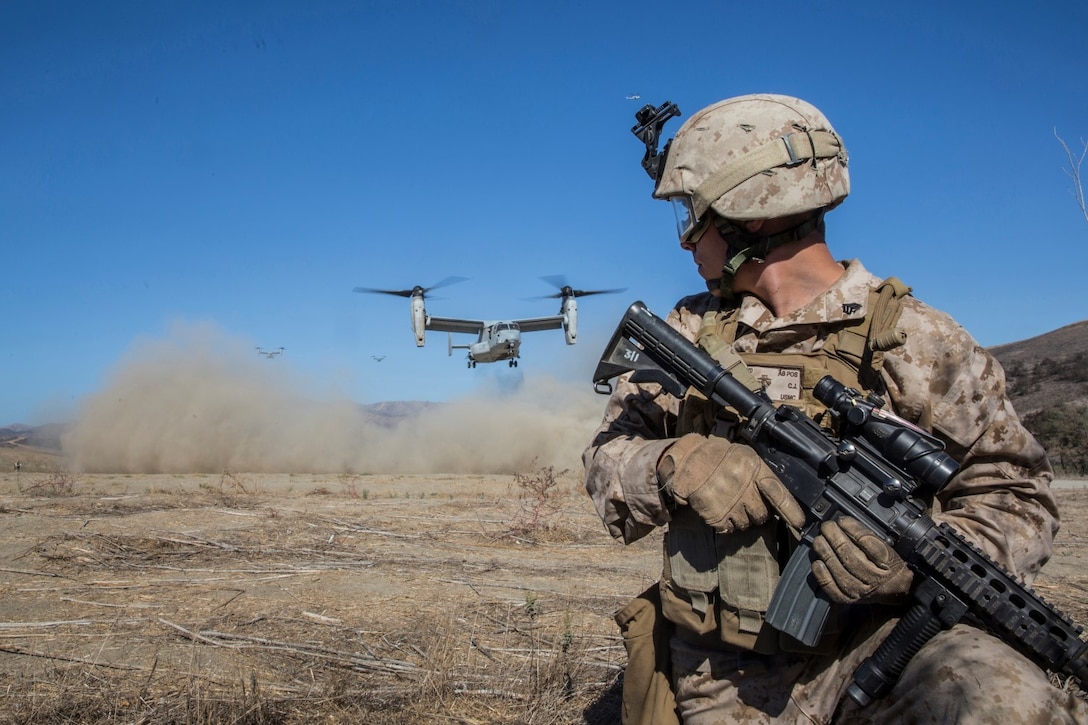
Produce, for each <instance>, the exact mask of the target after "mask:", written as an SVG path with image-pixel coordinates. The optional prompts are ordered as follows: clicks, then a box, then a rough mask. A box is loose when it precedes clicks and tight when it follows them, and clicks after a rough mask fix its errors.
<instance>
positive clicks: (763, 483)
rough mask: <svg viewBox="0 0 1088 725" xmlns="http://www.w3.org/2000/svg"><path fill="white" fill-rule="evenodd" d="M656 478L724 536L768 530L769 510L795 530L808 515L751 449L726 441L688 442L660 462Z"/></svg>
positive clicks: (692, 438) (692, 436) (696, 438)
mask: <svg viewBox="0 0 1088 725" xmlns="http://www.w3.org/2000/svg"><path fill="white" fill-rule="evenodd" d="M657 475H658V479H659V480H660V481H661V483H662V484H663V486H664V488H665V490H666V491H667V492H668V493H669V494H670V495H671V496H672V497H673V498H674V499H675V500H676V502H677V503H680V504H686V505H688V506H690V507H691V508H692V509H694V510H695V512H696V513H697V514H699V516H701V517H702V519H703V520H704V521H706V522H707V523H708V524H709V525H710V526H711V527H712V528H713V529H714V530H715V531H718V532H720V533H723V534H729V533H733V532H734V531H744V530H745V529H748V528H751V527H752V526H758V525H760V524H764V523H766V522H767V520H768V519H769V518H770V515H771V511H770V509H774V510H775V511H776V512H778V514H779V515H780V516H781V517H782V518H783V519H785V520H786V522H787V523H788V524H790V525H791V526H793V527H794V528H801V527H802V526H804V523H805V513H804V511H802V510H801V507H800V505H799V504H798V503H797V501H795V500H794V498H793V496H791V495H790V492H789V491H788V490H786V487H785V486H783V485H782V482H781V481H779V480H778V477H777V476H775V475H774V473H772V472H771V469H770V468H768V467H767V464H765V463H764V462H763V461H762V460H761V459H760V457H759V456H758V455H757V454H756V452H755V451H754V450H752V449H751V448H749V447H748V446H745V445H740V444H735V443H730V442H729V441H728V440H726V439H725V438H717V437H713V436H712V437H710V438H706V437H704V436H701V435H699V434H697V433H689V434H688V435H686V436H683V437H682V438H680V439H679V440H677V441H676V443H674V444H673V445H672V446H671V447H669V449H668V450H667V451H666V453H665V455H664V456H662V457H661V461H660V462H659V463H658V466H657ZM768 505H769V506H770V509H769V508H768Z"/></svg>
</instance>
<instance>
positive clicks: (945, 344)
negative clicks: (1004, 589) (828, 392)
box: [884, 298, 1058, 583]
mask: <svg viewBox="0 0 1088 725" xmlns="http://www.w3.org/2000/svg"><path fill="white" fill-rule="evenodd" d="M899 327H900V328H901V329H903V330H905V331H906V332H907V343H906V344H905V345H904V346H903V347H901V348H898V349H896V350H893V351H891V352H889V353H887V354H886V358H885V364H884V378H885V382H886V383H887V384H888V386H889V397H890V399H891V400H892V401H893V406H894V407H895V409H896V412H897V413H898V414H899V415H901V416H902V417H904V418H907V419H908V420H912V421H915V422H917V423H918V425H920V426H921V427H923V428H925V429H927V430H931V431H933V433H934V434H935V435H937V436H938V437H940V438H941V439H942V440H943V441H944V442H945V444H946V446H947V448H948V451H949V453H950V454H952V456H953V457H954V458H955V459H956V460H957V461H958V462H959V463H960V470H959V472H958V473H957V474H956V476H955V477H954V478H953V479H952V481H951V482H950V483H949V484H948V485H947V486H946V487H945V488H944V490H943V491H942V492H941V493H940V494H939V495H938V501H937V502H936V505H935V511H936V513H935V514H934V519H935V520H937V521H946V522H948V523H949V524H950V525H952V526H953V527H955V528H956V529H957V530H958V531H960V532H961V533H962V534H963V535H964V536H966V537H967V538H968V539H969V540H970V541H971V542H972V543H974V544H976V545H977V546H979V547H980V548H981V549H982V550H983V551H985V552H986V553H987V554H989V555H990V557H991V558H993V559H994V560H995V561H997V562H999V563H1001V564H1002V565H1004V566H1005V567H1006V568H1007V569H1008V570H1009V571H1010V572H1011V573H1013V574H1014V575H1017V576H1020V577H1023V578H1024V579H1025V580H1026V581H1028V582H1029V583H1030V581H1031V580H1032V579H1033V578H1034V576H1035V574H1036V573H1038V571H1039V569H1040V568H1041V567H1042V565H1043V564H1044V563H1046V561H1047V559H1048V558H1049V557H1050V554H1051V551H1052V545H1053V539H1054V534H1055V533H1057V531H1058V512H1057V507H1056V505H1055V501H1054V497H1053V495H1052V493H1051V490H1050V481H1051V479H1052V478H1053V473H1052V471H1051V468H1050V464H1049V462H1048V460H1047V457H1046V452H1045V451H1044V450H1043V448H1042V446H1040V445H1039V443H1038V442H1037V441H1036V440H1035V438H1034V437H1033V436H1032V435H1031V434H1030V433H1029V432H1028V431H1027V430H1026V429H1025V428H1024V426H1023V425H1022V424H1021V422H1020V419H1019V417H1018V416H1017V414H1016V412H1015V411H1014V410H1013V407H1012V403H1011V402H1010V401H1009V398H1008V395H1007V393H1006V390H1005V373H1004V371H1003V370H1002V369H1001V366H1000V364H999V363H998V362H997V361H996V360H995V359H994V358H993V356H991V355H990V354H989V353H987V352H986V351H985V350H983V349H982V348H981V347H979V345H978V343H977V342H975V340H974V339H973V338H972V337H971V336H970V335H969V334H968V333H967V332H966V331H965V330H964V329H963V328H962V327H960V326H959V325H958V324H956V322H955V321H953V320H952V318H950V317H949V316H948V315H946V314H944V313H942V312H938V311H936V310H934V309H932V308H930V307H927V306H926V305H924V304H923V303H921V302H918V301H917V300H915V299H913V298H907V299H906V300H905V304H904V309H903V315H902V317H901V318H900V324H899Z"/></svg>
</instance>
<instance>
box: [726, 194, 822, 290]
mask: <svg viewBox="0 0 1088 725" xmlns="http://www.w3.org/2000/svg"><path fill="white" fill-rule="evenodd" d="M742 224H743V223H741V224H734V223H733V222H731V221H730V220H728V219H726V218H724V217H720V216H717V215H715V216H714V226H715V227H717V229H718V233H719V234H721V236H722V239H724V240H726V244H728V249H727V254H728V257H729V259H728V261H726V263H725V266H724V267H722V276H721V279H719V280H710V281H708V282H707V285H706V286H707V288H708V289H709V290H710V291H711V292H713V291H714V290H715V289H717V290H720V291H721V298H722V301H723V302H733V301H734V300H735V299H736V295H735V294H734V293H733V279H734V277H736V274H737V270H738V269H740V268H741V265H743V264H744V263H745V262H747V261H748V260H750V259H754V260H756V261H757V262H763V260H764V259H766V258H767V255H768V254H769V253H770V251H771V250H772V249H774V248H775V247H781V246H782V245H783V244H788V243H790V242H795V241H797V240H798V239H804V238H805V237H807V236H808V235H809V234H811V233H812V232H814V231H816V230H817V229H819V230H821V231H822V230H823V228H824V210H823V209H820V210H819V211H818V212H816V214H815V215H814V216H811V217H809V218H808V219H806V220H804V221H803V222H801V223H799V224H796V225H794V226H792V227H790V228H789V229H786V230H783V231H781V232H778V233H777V234H772V235H770V236H763V235H760V234H755V233H753V232H750V231H748V230H747V229H745V228H744V226H743V225H742Z"/></svg>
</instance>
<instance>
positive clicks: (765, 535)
mask: <svg viewBox="0 0 1088 725" xmlns="http://www.w3.org/2000/svg"><path fill="white" fill-rule="evenodd" d="M708 528H709V527H708ZM776 528H777V527H776V526H775V525H765V526H756V527H753V528H750V529H746V530H744V531H741V532H738V533H734V534H729V535H728V536H723V535H720V534H719V535H718V536H717V537H716V539H717V540H716V545H717V550H718V557H719V558H718V562H719V563H718V590H719V593H720V595H721V600H722V606H723V607H725V608H727V609H729V610H730V611H731V612H732V613H733V614H734V615H735V616H736V617H737V619H738V620H739V627H740V631H741V632H744V633H746V634H757V633H758V632H759V631H760V629H761V627H762V626H763V615H764V614H765V613H766V612H767V607H769V606H770V603H771V597H772V596H774V590H775V587H777V586H778V580H779V571H778V554H777V551H778V546H777V543H776V538H777V537H776V536H775V533H776Z"/></svg>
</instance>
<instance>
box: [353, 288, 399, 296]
mask: <svg viewBox="0 0 1088 725" xmlns="http://www.w3.org/2000/svg"><path fill="white" fill-rule="evenodd" d="M413 291H414V290H410V289H374V288H373V287H356V288H354V289H353V290H352V292H369V293H371V294H377V295H395V296H397V297H411V296H412V292H413Z"/></svg>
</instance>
